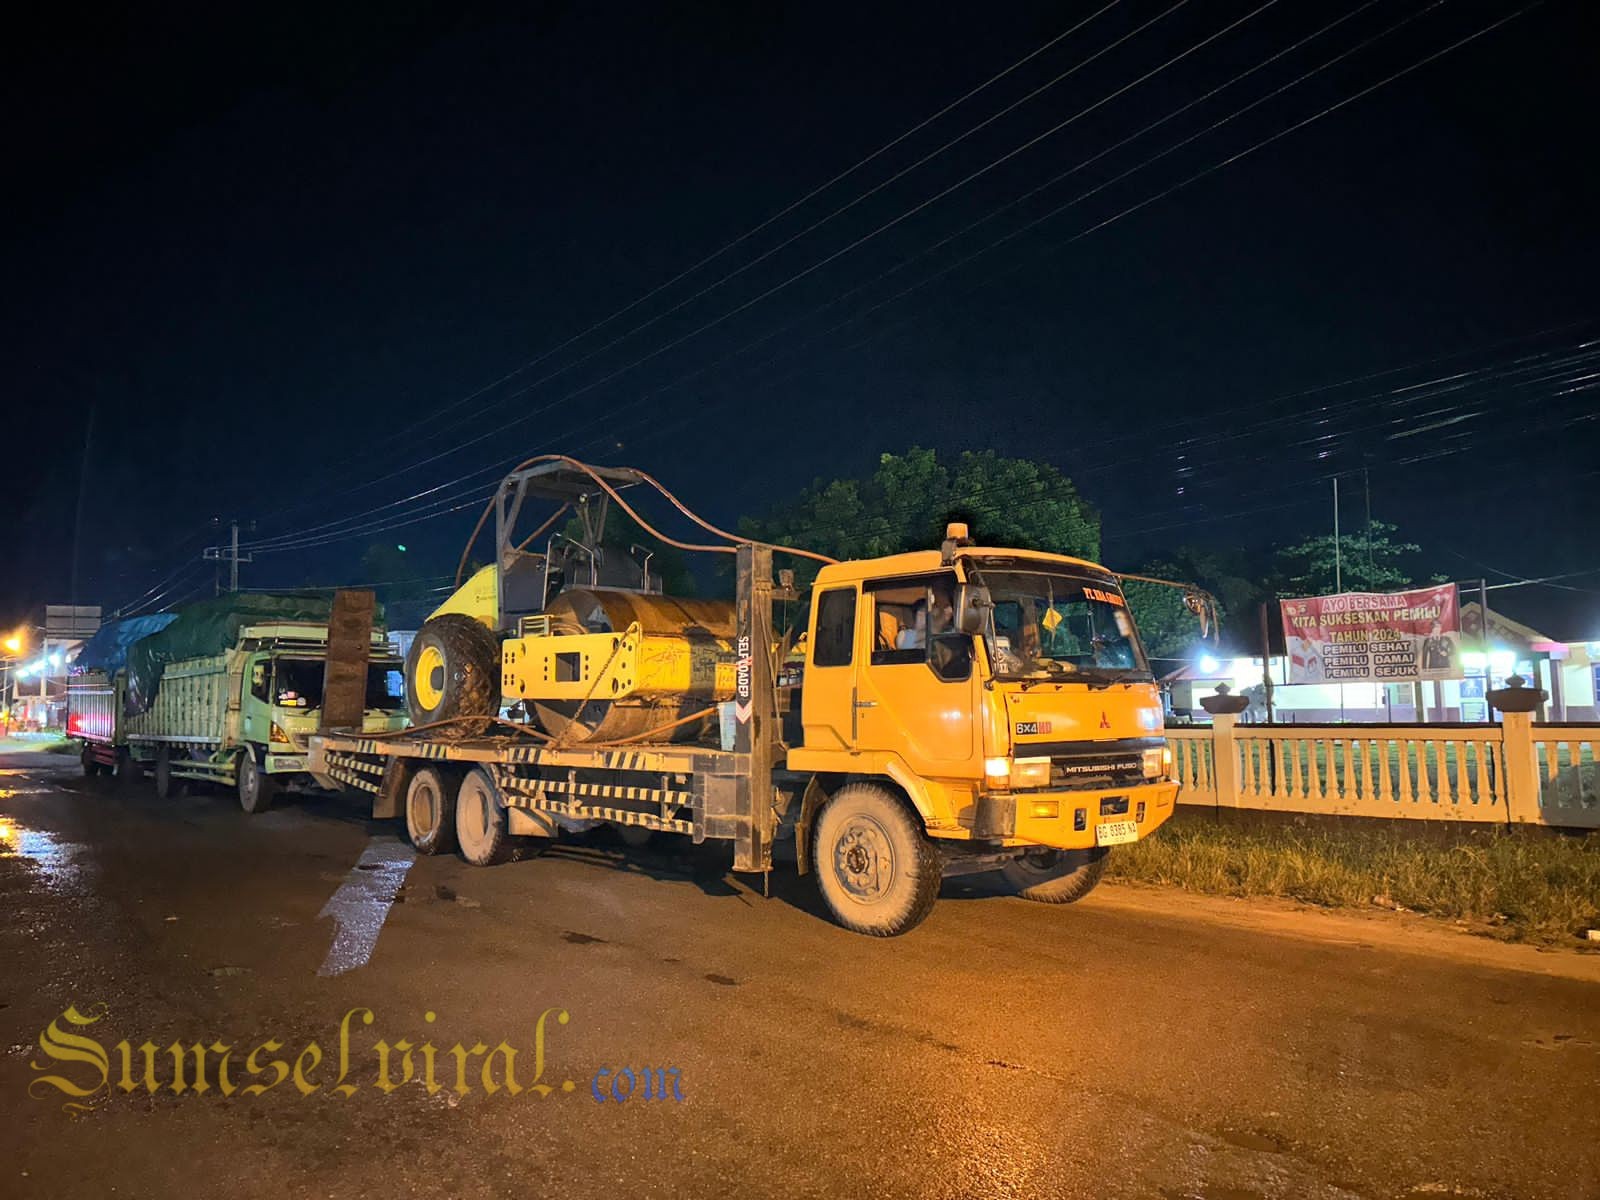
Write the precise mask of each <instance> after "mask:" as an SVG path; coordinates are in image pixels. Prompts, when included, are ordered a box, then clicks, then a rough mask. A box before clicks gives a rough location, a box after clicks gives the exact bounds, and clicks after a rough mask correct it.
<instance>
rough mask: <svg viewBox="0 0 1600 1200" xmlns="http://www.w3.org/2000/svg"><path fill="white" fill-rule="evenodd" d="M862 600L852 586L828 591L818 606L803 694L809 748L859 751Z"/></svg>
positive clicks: (813, 613)
mask: <svg viewBox="0 0 1600 1200" xmlns="http://www.w3.org/2000/svg"><path fill="white" fill-rule="evenodd" d="M858 600H859V595H858V592H857V587H856V585H855V584H854V583H847V584H844V585H843V586H840V587H831V588H824V589H823V590H822V591H821V592H819V593H818V594H817V598H816V603H815V604H814V605H813V606H812V611H811V634H810V637H809V638H808V639H807V641H808V642H809V644H810V647H811V649H810V653H809V655H808V658H807V662H806V672H805V682H804V686H803V687H802V688H801V692H800V716H801V720H802V721H803V722H804V724H805V744H806V746H807V747H808V748H815V749H819V750H853V749H855V724H856V713H857V710H856V708H855V699H856V689H855V683H856V680H855V666H856V660H857V659H858V658H859V654H858V653H857V643H858V642H859V641H860V640H861V639H860V637H859V635H858V633H857V630H856V624H857V622H856V608H857V605H858Z"/></svg>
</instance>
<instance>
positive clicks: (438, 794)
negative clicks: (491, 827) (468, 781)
mask: <svg viewBox="0 0 1600 1200" xmlns="http://www.w3.org/2000/svg"><path fill="white" fill-rule="evenodd" d="M459 783H460V780H459V779H458V778H457V777H456V775H455V773H454V772H451V773H449V774H446V773H445V771H444V770H443V769H442V768H440V767H422V768H421V769H419V770H418V771H417V772H416V773H415V774H414V775H412V776H411V785H410V786H409V787H408V788H406V835H407V836H408V837H410V839H411V844H412V845H413V846H414V847H416V851H417V853H418V854H445V853H448V852H449V851H451V850H454V849H455V848H456V793H457V788H458V785H459Z"/></svg>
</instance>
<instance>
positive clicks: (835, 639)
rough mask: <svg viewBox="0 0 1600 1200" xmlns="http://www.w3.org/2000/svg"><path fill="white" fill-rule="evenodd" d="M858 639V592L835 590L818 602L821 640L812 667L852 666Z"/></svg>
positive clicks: (819, 638)
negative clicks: (851, 661) (851, 660)
mask: <svg viewBox="0 0 1600 1200" xmlns="http://www.w3.org/2000/svg"><path fill="white" fill-rule="evenodd" d="M855 640H856V590H855V588H853V587H851V588H832V589H830V590H829V591H826V592H823V593H822V596H821V597H820V598H819V599H818V600H817V637H816V641H815V643H814V644H813V645H812V648H811V661H812V664H813V665H815V666H819V667H848V666H849V665H850V659H851V657H852V651H853V650H854V648H855Z"/></svg>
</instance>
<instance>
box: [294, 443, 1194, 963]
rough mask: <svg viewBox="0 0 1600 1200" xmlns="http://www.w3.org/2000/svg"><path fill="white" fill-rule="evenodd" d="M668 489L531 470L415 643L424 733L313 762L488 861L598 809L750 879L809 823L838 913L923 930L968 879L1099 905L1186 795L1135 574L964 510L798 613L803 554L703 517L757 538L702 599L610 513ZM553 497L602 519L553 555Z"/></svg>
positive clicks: (807, 847) (831, 580)
mask: <svg viewBox="0 0 1600 1200" xmlns="http://www.w3.org/2000/svg"><path fill="white" fill-rule="evenodd" d="M652 487H654V488H658V489H659V488H660V485H659V484H656V482H655V481H654V480H653V479H651V478H650V477H649V476H647V475H644V474H643V473H642V472H637V471H633V470H630V469H626V468H616V467H611V468H592V467H588V466H586V465H585V464H581V463H577V462H575V461H574V460H571V459H566V458H560V457H556V456H551V457H549V458H546V459H543V460H535V461H533V462H532V463H531V464H525V465H524V466H523V467H521V468H519V469H518V470H517V471H514V472H512V474H511V475H509V476H507V478H506V479H505V480H504V481H503V482H502V484H501V487H500V489H499V491H498V493H497V495H496V497H495V498H494V500H493V501H491V509H490V511H491V512H493V514H494V515H495V556H494V561H493V563H491V564H490V565H489V566H488V567H486V568H484V569H483V570H482V571H480V572H479V573H478V574H477V575H475V576H473V577H472V578H471V579H470V580H468V581H467V583H466V584H465V585H464V586H463V587H462V588H461V590H460V591H459V592H458V593H457V594H456V595H455V596H453V597H452V598H451V599H450V600H449V601H448V602H446V604H445V605H443V606H442V607H441V608H440V610H439V611H438V612H436V613H435V615H434V616H433V617H431V618H430V619H429V620H428V621H427V622H426V623H425V624H424V626H423V627H422V629H421V630H420V631H419V632H418V635H417V638H416V640H415V641H414V642H413V645H412V647H411V651H410V654H409V656H408V659H407V667H406V687H407V693H408V702H409V707H410V715H411V718H412V721H413V723H414V728H413V729H411V730H409V731H406V732H403V733H398V734H394V735H390V736H384V737H373V736H363V735H354V734H352V735H340V734H329V735H323V736H319V737H313V738H312V739H311V748H310V755H309V758H308V766H309V769H310V770H311V771H312V772H313V774H314V775H317V776H319V777H321V778H322V779H323V780H324V781H325V782H327V783H328V784H330V785H335V784H337V785H344V786H347V787H356V788H363V789H366V790H368V791H370V792H373V793H374V794H375V796H376V799H375V801H374V808H373V815H374V816H377V817H400V818H402V819H403V820H404V822H405V824H406V827H407V830H408V833H409V835H410V837H411V840H412V841H413V843H414V844H415V845H416V847H417V848H418V849H419V850H421V851H423V852H425V853H437V852H442V851H446V850H450V849H453V848H459V850H460V851H461V853H462V855H463V856H464V857H465V858H466V859H467V860H468V861H470V862H473V863H477V864H480V865H490V864H493V863H498V862H502V861H505V860H506V859H507V858H508V857H510V854H511V849H512V845H513V842H514V840H515V839H517V838H526V837H535V838H549V837H555V836H559V834H560V833H561V832H562V831H563V830H566V829H574V828H578V829H581V828H587V827H589V826H592V825H594V824H596V823H611V824H614V825H618V826H621V827H623V828H624V829H626V830H632V831H636V832H638V831H650V830H659V831H666V832H670V833H677V834H684V835H688V836H689V837H692V838H693V840H694V841H695V842H697V843H701V842H705V841H710V840H717V839H726V840H729V841H731V842H732V844H733V857H734V868H735V869H736V870H740V871H748V872H768V871H770V870H772V869H773V863H774V858H773V848H774V845H775V844H776V843H778V842H780V841H782V840H785V839H792V840H793V842H794V845H795V860H796V864H797V867H798V870H799V871H800V872H801V873H802V874H805V873H814V874H815V875H816V878H817V883H818V886H819V888H820V891H821V894H822V896H823V898H824V900H825V902H826V903H827V906H828V908H829V910H830V911H831V912H832V914H833V915H834V917H835V918H836V919H837V920H838V921H839V923H840V924H841V925H844V926H846V927H847V928H849V929H852V930H856V931H858V932H861V933H867V934H874V935H879V936H888V935H895V934H900V933H904V932H906V931H907V930H909V929H912V928H913V927H915V926H916V925H917V924H918V923H919V922H921V921H922V920H923V919H924V918H925V917H926V916H927V915H928V913H929V911H930V909H931V908H932V906H933V903H934V900H935V899H936V897H937V896H938V892H939V887H940V881H941V879H942V878H944V877H946V876H948V875H951V874H958V873H964V872H971V871H978V870H984V871H997V872H998V873H999V875H1000V877H1001V878H1003V879H1004V881H1005V883H1006V884H1007V885H1008V886H1009V887H1010V888H1011V889H1012V890H1014V891H1015V892H1016V893H1017V894H1019V895H1021V896H1024V897H1026V898H1028V899H1030V900H1038V901H1043V902H1046V903H1057V904H1059V903H1067V902H1070V901H1074V900H1077V899H1080V898H1081V897H1083V896H1084V895H1085V894H1087V893H1088V892H1089V891H1090V890H1091V889H1092V888H1093V887H1094V886H1095V884H1096V883H1097V882H1098V881H1099V879H1100V877H1101V875H1102V873H1103V872H1104V870H1105V865H1106V856H1107V854H1108V853H1109V852H1110V851H1111V850H1112V849H1113V848H1114V847H1116V846H1119V845H1125V844H1128V843H1131V842H1135V841H1137V840H1139V839H1140V838H1143V837H1146V836H1148V835H1149V834H1151V833H1152V832H1153V831H1154V830H1155V829H1157V828H1158V827H1159V826H1160V825H1161V824H1162V822H1164V821H1165V820H1166V819H1167V818H1168V817H1170V816H1171V815H1172V811H1173V804H1174V801H1175V798H1176V796H1177V792H1178V785H1177V783H1176V781H1175V780H1174V778H1173V773H1172V770H1171V764H1172V759H1171V754H1170V751H1169V749H1168V747H1167V743H1166V741H1165V738H1164V736H1163V719H1162V708H1161V704H1160V699H1159V696H1158V694H1157V690H1156V685H1155V681H1154V679H1153V677H1152V674H1151V671H1150V668H1149V664H1148V663H1147V661H1146V659H1145V655H1144V651H1143V649H1142V647H1141V645H1140V641H1139V636H1138V631H1137V629H1136V627H1135V624H1134V621H1133V618H1132V615H1131V614H1130V612H1129V610H1128V606H1127V603H1126V601H1125V599H1124V596H1123V591H1122V587H1121V583H1120V581H1119V578H1118V576H1117V575H1115V574H1114V573H1112V572H1110V571H1108V570H1106V569H1105V568H1104V567H1101V566H1098V565H1096V564H1094V563H1090V562H1085V561H1083V560H1080V559H1076V558H1071V557H1067V556H1064V555H1059V554H1049V553H1042V552H1038V551H1031V550H1017V549H1002V548H996V547H985V546H982V545H978V544H974V543H973V542H972V541H971V540H970V539H969V538H968V537H967V536H966V530H965V528H964V527H961V526H959V525H952V526H951V528H950V529H949V531H948V533H947V537H946V539H945V540H944V542H943V544H942V545H941V546H939V547H936V548H930V549H927V550H920V551H915V552H913V553H908V554H899V555H894V556H891V557H885V558H877V559H870V560H865V561H857V562H832V561H829V562H827V563H826V564H825V565H823V566H822V567H821V569H820V570H819V571H818V572H817V574H816V577H815V580H814V582H813V583H812V585H811V587H810V591H809V614H808V616H807V617H806V619H805V623H804V627H803V629H802V628H786V625H787V621H786V618H787V617H790V616H793V615H794V614H795V613H796V612H797V611H801V608H800V602H801V600H802V597H801V596H800V595H799V594H798V593H797V592H796V590H795V589H794V588H793V586H792V583H793V572H792V571H790V570H783V571H779V572H778V573H777V574H775V573H774V554H775V553H776V554H778V555H783V554H784V553H805V552H804V551H786V550H785V549H784V548H779V547H772V546H767V545H761V544H757V543H753V542H750V541H746V540H743V539H739V538H736V537H734V536H733V535H728V534H723V533H722V532H721V531H720V530H716V529H715V528H714V527H713V526H710V525H709V524H707V523H705V522H703V521H700V524H701V525H702V526H703V527H704V528H706V529H708V530H711V531H712V533H713V534H715V535H717V536H718V537H719V538H720V539H721V540H720V541H718V542H714V543H712V544H710V545H693V546H691V547H690V548H693V549H698V550H706V551H720V552H726V553H729V554H731V555H732V556H733V557H734V559H735V564H736V568H735V578H734V598H733V600H732V601H729V602H716V601H707V600H698V601H686V600H678V599H674V598H671V597H665V596H662V595H660V594H659V592H658V591H656V590H654V588H653V585H654V583H655V580H654V579H653V576H652V574H651V571H650V569H649V564H648V560H645V561H643V562H641V561H640V556H639V554H637V553H635V554H633V555H631V556H630V555H626V554H619V553H617V552H616V551H615V550H614V548H610V547H606V546H604V545H603V544H601V543H600V540H599V539H598V537H597V535H595V531H598V530H601V529H603V528H604V527H605V510H606V506H607V505H608V504H611V503H617V504H621V505H623V506H624V508H626V510H627V512H628V514H629V515H630V516H632V517H634V518H635V519H636V520H643V518H641V517H640V515H639V514H638V512H637V511H636V509H635V508H633V507H632V505H630V504H629V503H628V501H627V499H626V497H627V496H628V495H629V494H635V495H636V494H637V493H630V489H638V490H640V491H646V492H647V491H648V489H649V488H652ZM660 490H661V492H662V493H663V494H664V495H667V498H668V499H671V500H672V501H673V503H675V504H676V503H678V502H677V501H676V500H675V498H672V497H671V496H670V494H668V493H665V489H660ZM532 500H546V501H554V502H558V503H560V504H561V505H562V506H563V508H562V509H561V510H560V511H563V512H565V511H573V512H576V513H577V514H578V518H577V520H579V521H580V522H581V525H582V531H583V536H577V537H566V536H565V535H562V536H563V538H564V539H565V540H562V541H556V540H551V541H550V542H548V543H546V544H545V545H544V546H543V547H534V540H535V539H534V536H533V535H529V536H526V537H523V536H520V535H519V533H518V531H517V528H516V527H517V523H518V521H519V519H520V518H521V516H522V515H523V513H524V510H525V509H526V508H528V506H529V502H530V501H532ZM679 507H680V508H682V506H681V505H679ZM683 511H684V512H687V511H688V510H687V509H683ZM486 516H487V514H486ZM691 516H692V514H691ZM694 519H695V520H697V521H699V518H694ZM547 525H548V523H547ZM480 527H481V523H480ZM543 528H545V527H541V529H543ZM537 532H539V531H536V533H537ZM635 549H636V550H637V548H635ZM809 557H813V558H815V557H820V556H816V555H810V556H809Z"/></svg>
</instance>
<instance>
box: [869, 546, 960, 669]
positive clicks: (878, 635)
mask: <svg viewBox="0 0 1600 1200" xmlns="http://www.w3.org/2000/svg"><path fill="white" fill-rule="evenodd" d="M869 591H870V593H871V597H872V610H873V626H874V628H873V641H872V665H873V666H875V667H888V666H919V667H920V666H923V665H924V664H926V666H927V667H928V669H930V670H931V671H932V672H933V673H934V675H936V676H937V677H938V678H939V679H941V680H945V681H956V680H962V679H970V678H971V677H972V637H971V635H970V634H965V633H962V632H960V631H959V630H958V629H956V627H955V593H956V582H955V576H954V575H953V574H952V573H950V572H941V573H940V574H938V575H934V576H925V577H922V578H911V579H887V580H879V581H877V582H874V583H872V584H870V585H869Z"/></svg>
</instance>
